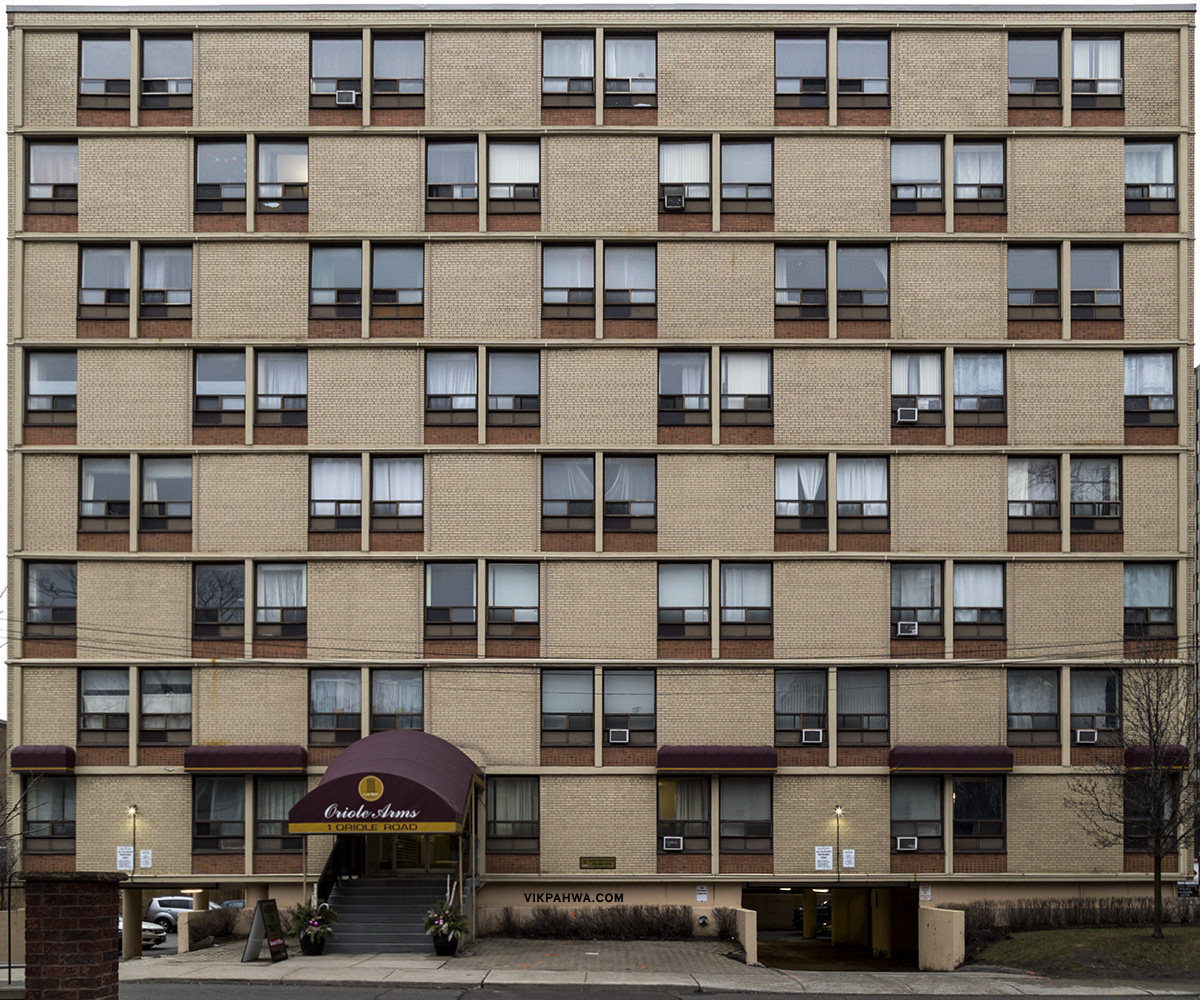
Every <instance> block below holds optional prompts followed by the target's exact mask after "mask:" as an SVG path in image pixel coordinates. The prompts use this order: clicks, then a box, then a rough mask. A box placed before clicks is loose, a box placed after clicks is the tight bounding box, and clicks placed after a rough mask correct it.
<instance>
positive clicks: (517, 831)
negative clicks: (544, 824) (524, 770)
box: [487, 775, 539, 854]
mask: <svg viewBox="0 0 1200 1000" xmlns="http://www.w3.org/2000/svg"><path fill="white" fill-rule="evenodd" d="M538 805H539V804H538V778H537V776H536V775H535V776H533V777H528V778H526V777H519V778H518V777H500V776H496V775H488V778H487V852H488V854H537V853H538V850H539V846H538V835H539V809H538Z"/></svg>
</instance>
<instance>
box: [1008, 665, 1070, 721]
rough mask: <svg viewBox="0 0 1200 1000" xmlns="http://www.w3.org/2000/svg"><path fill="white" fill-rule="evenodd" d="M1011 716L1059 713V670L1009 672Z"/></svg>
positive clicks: (1009, 707) (1009, 708) (1009, 709)
mask: <svg viewBox="0 0 1200 1000" xmlns="http://www.w3.org/2000/svg"><path fill="white" fill-rule="evenodd" d="M1008 711H1009V714H1010V715H1052V714H1054V713H1055V712H1057V711H1058V671H1057V670H1010V671H1008Z"/></svg>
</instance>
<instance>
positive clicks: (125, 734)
mask: <svg viewBox="0 0 1200 1000" xmlns="http://www.w3.org/2000/svg"><path fill="white" fill-rule="evenodd" d="M79 745H80V746H122V747H123V746H128V745H129V669H128V668H127V667H119V668H114V669H106V670H81V671H79Z"/></svg>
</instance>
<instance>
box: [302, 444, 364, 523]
mask: <svg viewBox="0 0 1200 1000" xmlns="http://www.w3.org/2000/svg"><path fill="white" fill-rule="evenodd" d="M308 530H309V531H361V530H362V459H361V458H359V457H358V456H357V455H348V456H326V455H313V456H311V457H310V458H309V460H308Z"/></svg>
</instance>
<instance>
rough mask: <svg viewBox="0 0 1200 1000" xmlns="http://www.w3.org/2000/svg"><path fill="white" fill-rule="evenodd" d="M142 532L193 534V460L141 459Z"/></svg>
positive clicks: (140, 526) (140, 525)
mask: <svg viewBox="0 0 1200 1000" xmlns="http://www.w3.org/2000/svg"><path fill="white" fill-rule="evenodd" d="M138 527H139V530H141V531H191V530H192V460H191V459H190V458H186V457H185V458H143V459H142V510H141V522H140V524H139V525H138Z"/></svg>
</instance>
